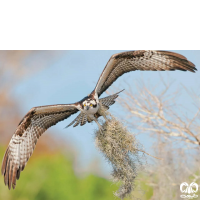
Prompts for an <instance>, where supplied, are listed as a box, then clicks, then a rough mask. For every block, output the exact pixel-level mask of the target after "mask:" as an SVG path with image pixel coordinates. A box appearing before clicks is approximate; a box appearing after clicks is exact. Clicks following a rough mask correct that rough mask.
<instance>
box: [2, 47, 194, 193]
mask: <svg viewBox="0 0 200 200" xmlns="http://www.w3.org/2000/svg"><path fill="white" fill-rule="evenodd" d="M136 70H142V71H174V70H181V71H190V72H195V70H197V69H196V68H195V65H194V64H193V63H191V62H190V61H188V60H187V58H185V57H184V56H182V55H180V54H177V53H173V52H169V51H151V50H148V51H147V50H141V51H129V52H123V53H118V54H114V55H113V56H111V58H110V59H109V61H108V63H107V64H106V66H105V68H104V70H103V72H102V73H101V75H100V77H99V80H98V82H97V84H96V87H95V88H94V90H93V91H92V92H91V94H89V95H88V96H86V97H84V98H83V99H82V100H81V101H78V102H76V103H73V104H57V105H47V106H39V107H34V108H32V109H31V110H30V111H29V112H28V113H27V114H26V115H25V116H24V118H23V119H22V120H21V121H20V123H19V125H18V127H17V129H16V131H15V133H14V134H13V136H12V138H11V140H10V143H9V145H8V148H7V150H6V152H5V155H4V158H3V162H2V168H1V173H2V175H3V176H4V183H5V185H8V188H9V189H11V187H12V188H13V189H15V186H16V180H18V179H19V177H20V173H21V171H23V170H24V168H25V166H26V164H27V162H28V159H29V158H30V156H31V155H32V153H33V150H34V148H35V145H36V143H37V140H38V139H39V137H40V136H41V135H42V134H43V133H44V132H45V131H46V130H47V129H48V128H49V127H51V126H53V125H55V124H57V123H58V122H60V121H62V120H64V119H67V118H68V117H70V116H71V115H73V114H75V113H77V112H80V114H79V115H78V116H77V117H76V118H75V119H74V120H73V121H72V122H71V123H70V124H69V125H68V126H71V125H73V126H74V127H75V126H77V125H79V124H80V125H81V126H83V125H84V124H85V123H87V122H89V123H90V122H92V121H95V122H96V123H97V125H98V126H99V129H100V130H101V129H102V127H101V125H100V124H99V122H98V117H100V116H103V117H104V118H105V119H106V116H104V114H103V109H109V107H110V106H111V105H112V104H114V103H115V99H116V98H117V97H118V94H119V92H118V93H116V94H113V95H110V96H107V97H105V98H101V99H100V98H99V97H100V96H101V94H102V93H103V92H105V91H106V90H107V89H108V88H109V87H110V86H111V85H112V84H113V82H114V81H115V80H117V79H118V78H119V77H120V76H122V75H123V74H124V73H127V72H130V71H136Z"/></svg>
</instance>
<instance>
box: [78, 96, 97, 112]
mask: <svg viewBox="0 0 200 200" xmlns="http://www.w3.org/2000/svg"><path fill="white" fill-rule="evenodd" d="M96 107H97V102H96V100H94V99H90V98H89V99H86V100H85V101H83V103H82V108H83V110H85V111H87V110H91V109H93V108H96Z"/></svg>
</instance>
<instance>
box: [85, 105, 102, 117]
mask: <svg viewBox="0 0 200 200" xmlns="http://www.w3.org/2000/svg"><path fill="white" fill-rule="evenodd" d="M98 110H99V104H98V103H97V106H96V107H91V108H90V109H89V110H87V114H88V115H91V114H92V115H94V114H95V113H96V112H97V111H98Z"/></svg>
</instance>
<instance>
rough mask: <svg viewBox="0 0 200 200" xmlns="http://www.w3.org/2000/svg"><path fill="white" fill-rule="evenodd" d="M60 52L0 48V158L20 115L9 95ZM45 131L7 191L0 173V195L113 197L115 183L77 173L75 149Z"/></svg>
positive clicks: (8, 197) (22, 197) (23, 199)
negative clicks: (75, 170) (15, 187)
mask: <svg viewBox="0 0 200 200" xmlns="http://www.w3.org/2000/svg"><path fill="white" fill-rule="evenodd" d="M61 55H62V51H0V66H1V67H0V158H1V159H3V155H4V153H5V150H6V148H7V144H8V142H9V140H10V138H11V136H12V134H13V133H14V131H15V129H16V127H17V125H18V123H19V121H20V120H21V118H22V116H20V111H19V110H18V108H19V104H20V103H21V102H18V101H17V100H16V99H13V98H12V95H11V93H12V91H13V90H14V89H15V87H16V86H17V84H18V83H19V82H20V81H22V80H23V79H24V78H25V77H28V76H30V75H33V73H36V72H37V71H38V70H41V69H43V68H45V67H46V66H48V64H49V63H51V62H53V61H55V60H56V59H58V58H59V57H60V56H61ZM30 60H31V62H29V61H30ZM48 132H49V130H48V131H47V133H45V134H44V135H43V136H42V137H41V139H40V141H39V142H38V144H37V146H36V149H35V151H34V154H33V156H32V157H31V158H30V160H29V162H28V167H26V170H24V172H23V173H22V174H21V177H20V181H17V189H16V190H11V191H9V190H8V188H7V187H5V185H4V182H3V177H1V181H0V199H6V200H11V199H13V200H17V199H18V200H26V199H27V200H31V199H38V200H39V199H49V200H50V199H85V200H90V199H91V200H93V199H114V196H113V191H115V190H116V189H117V186H116V185H113V184H112V183H111V182H110V181H108V180H106V179H105V178H101V177H98V176H96V175H92V174H89V175H87V176H85V177H78V176H77V175H76V174H75V172H74V170H73V161H74V160H75V157H76V153H75V152H76V151H75V150H74V149H73V147H71V145H70V144H69V143H67V141H65V142H63V141H62V140H61V139H59V137H56V138H54V137H53V135H54V134H48ZM61 149H62V150H61Z"/></svg>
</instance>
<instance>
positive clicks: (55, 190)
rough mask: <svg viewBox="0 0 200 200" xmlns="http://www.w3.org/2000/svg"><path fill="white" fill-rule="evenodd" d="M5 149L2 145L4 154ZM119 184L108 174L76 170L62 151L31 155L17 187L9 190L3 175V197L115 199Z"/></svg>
mask: <svg viewBox="0 0 200 200" xmlns="http://www.w3.org/2000/svg"><path fill="white" fill-rule="evenodd" d="M4 152H5V149H4V148H2V147H0V158H3V154H4ZM116 189H117V186H116V185H114V184H112V183H111V182H109V181H108V180H106V179H104V178H100V177H97V176H94V175H88V176H87V177H84V178H79V177H77V176H76V175H75V174H74V171H73V168H72V162H71V161H70V160H69V159H68V158H66V157H65V156H64V155H62V154H61V153H59V152H58V153H55V154H47V155H46V154H42V155H40V156H38V155H37V156H34V155H33V157H31V159H30V160H29V162H28V164H27V166H26V168H25V170H24V171H23V172H22V173H21V177H20V179H19V180H18V181H17V186H16V189H15V190H8V188H7V187H6V186H5V185H4V182H3V176H1V179H0V199H6V200H32V199H34V200H40V199H41V200H44V199H48V200H51V199H52V200H54V199H65V200H67V199H69V200H71V199H73V200H76V199H78V200H80V199H82V200H94V199H95V200H98V199H99V200H100V199H101V200H102V199H104V200H106V199H109V200H112V199H116V197H114V195H113V191H114V190H116Z"/></svg>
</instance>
